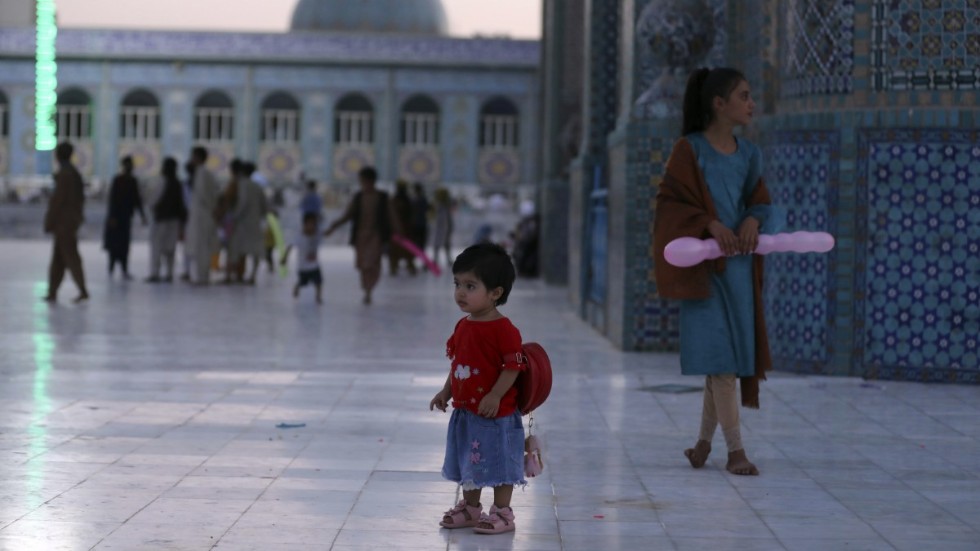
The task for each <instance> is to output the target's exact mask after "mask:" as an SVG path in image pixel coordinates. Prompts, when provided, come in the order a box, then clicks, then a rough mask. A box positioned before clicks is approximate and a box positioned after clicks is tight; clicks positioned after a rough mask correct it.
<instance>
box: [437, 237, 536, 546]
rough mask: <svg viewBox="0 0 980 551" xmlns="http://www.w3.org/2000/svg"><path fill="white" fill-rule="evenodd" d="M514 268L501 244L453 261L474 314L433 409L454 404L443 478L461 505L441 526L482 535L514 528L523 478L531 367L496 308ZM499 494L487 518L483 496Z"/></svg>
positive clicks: (452, 344)
mask: <svg viewBox="0 0 980 551" xmlns="http://www.w3.org/2000/svg"><path fill="white" fill-rule="evenodd" d="M514 277H515V276H514V265H513V263H512V262H511V259H510V256H509V255H508V254H507V252H506V251H505V250H504V249H503V248H502V247H500V246H499V245H494V244H489V243H487V244H478V245H473V246H471V247H469V248H467V249H466V250H464V251H463V252H462V253H461V254H460V255H459V256H458V257H456V261H455V262H454V263H453V285H454V286H455V288H456V291H455V295H454V298H455V300H456V304H457V305H458V306H459V308H460V310H462V311H463V312H465V313H466V314H468V315H467V316H466V317H464V318H463V319H461V320H459V322H457V323H456V329H455V331H454V332H453V335H452V337H450V338H449V341H448V342H447V343H446V355H447V356H448V357H449V358H450V360H451V361H452V364H451V369H450V372H449V376H448V377H447V378H446V384H445V385H444V386H443V388H442V390H440V391H439V393H438V394H436V395H435V397H434V398H432V400H431V401H430V402H429V410H430V411H431V410H432V409H433V408H439V410H441V411H446V408H447V406H448V405H449V403H450V399H451V400H452V406H453V408H454V409H453V414H452V417H451V418H450V420H449V430H448V435H447V441H446V457H445V460H444V462H443V467H442V476H443V477H444V478H446V479H447V480H452V481H454V482H457V483H459V485H460V486H461V487H462V490H463V499H462V500H460V502H459V503H457V504H456V506H455V507H453V508H452V509H450V510H449V511H446V513H445V515H444V516H443V517H442V520H441V521H440V522H439V524H440V526H442V527H444V528H466V527H473V531H474V532H477V533H480V534H499V533H504V532H511V531H513V530H514V511H513V509H511V507H510V500H511V496H512V494H513V492H514V485H515V484H521V485H524V484H527V481H525V480H524V460H523V456H524V425H523V423H522V422H521V412H520V411H518V410H517V389H515V388H514V381H516V380H517V375H518V374H519V373H520V372H521V371H522V370H524V369H525V368H526V367H527V365H526V362H525V361H524V360H523V355H522V354H521V333H520V331H518V330H517V328H516V327H514V325H513V324H512V323H511V322H510V320H509V319H507V318H506V317H504V316H503V315H502V314H501V313H500V312H499V311H498V310H497V307H498V306H500V305H502V304H504V303H506V302H507V297H508V295H510V290H511V287H512V286H513V284H514ZM483 488H493V505H492V506H491V507H490V512H489V514H483V505H482V504H481V502H480V495H481V493H482V490H483Z"/></svg>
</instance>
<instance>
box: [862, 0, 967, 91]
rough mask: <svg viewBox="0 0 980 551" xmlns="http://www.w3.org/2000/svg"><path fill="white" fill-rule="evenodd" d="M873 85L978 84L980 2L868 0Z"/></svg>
mask: <svg viewBox="0 0 980 551" xmlns="http://www.w3.org/2000/svg"><path fill="white" fill-rule="evenodd" d="M871 49H872V66H873V72H874V88H875V89H876V90H910V89H922V90H963V89H974V90H975V89H980V71H978V70H977V62H976V60H977V58H978V57H980V2H978V1H977V0H942V1H940V0H903V1H901V2H898V1H895V0H874V2H873V6H872V48H871Z"/></svg>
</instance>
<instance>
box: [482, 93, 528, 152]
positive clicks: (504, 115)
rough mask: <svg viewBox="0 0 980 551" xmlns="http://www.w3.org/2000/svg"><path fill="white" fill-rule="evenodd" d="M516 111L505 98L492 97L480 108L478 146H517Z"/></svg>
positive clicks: (518, 128) (511, 103) (517, 126)
mask: <svg viewBox="0 0 980 551" xmlns="http://www.w3.org/2000/svg"><path fill="white" fill-rule="evenodd" d="M519 130H520V127H519V125H518V111H517V107H515V106H514V104H513V102H511V101H510V100H509V99H507V98H501V97H497V98H493V99H491V100H490V101H488V102H486V103H485V104H483V108H482V109H480V147H488V148H502V147H517V146H518V144H519V142H518V136H519V132H518V131H519Z"/></svg>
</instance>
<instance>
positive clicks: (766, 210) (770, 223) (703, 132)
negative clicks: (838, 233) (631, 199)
mask: <svg viewBox="0 0 980 551" xmlns="http://www.w3.org/2000/svg"><path fill="white" fill-rule="evenodd" d="M754 109H755V103H754V102H753V101H752V95H751V90H750V88H749V84H748V81H746V79H745V77H744V76H743V75H742V73H741V72H739V71H737V70H735V69H731V68H716V69H710V70H709V69H699V70H697V71H695V72H694V73H693V74H692V75H691V77H690V79H689V80H688V82H687V89H686V90H685V93H684V111H683V113H684V115H683V116H684V121H683V123H684V130H683V134H684V135H683V137H681V138H680V139H678V140H677V142H676V143H675V144H674V149H673V151H672V152H671V155H670V158H669V159H668V161H667V167H666V172H665V174H664V178H663V181H662V182H661V184H660V189H659V191H658V193H657V206H656V214H655V217H654V243H655V245H654V254H655V259H654V265H655V270H656V281H657V292H658V293H659V294H660V296H661V297H663V298H668V299H679V300H680V301H681V304H680V337H681V343H680V344H681V346H680V349H681V350H680V352H681V354H680V356H681V372H682V373H683V374H685V375H700V376H704V377H705V385H704V400H703V405H702V414H701V430H700V433H699V435H698V440H697V442H696V443H695V444H694V447H692V448H688V449H687V450H685V451H684V455H685V456H686V457H687V459H688V461H689V462H690V463H691V466H692V467H694V468H695V469H697V468H700V467H702V466H704V464H705V462H706V461H707V460H708V454H710V453H711V440H712V437H713V436H714V433H715V429H716V427H717V426H718V425H721V429H722V433H723V435H724V437H725V443H726V445H727V447H728V461H727V463H726V469H727V470H728V471H729V472H731V473H732V474H737V475H757V474H759V469H758V468H756V466H755V465H753V464H752V463H751V462H750V461H749V459H748V457H747V456H746V453H745V448H744V446H743V445H742V435H741V426H740V423H739V409H738V398H737V388H738V386H739V385H737V384H736V382H740V386H741V390H742V405H743V406H745V407H750V408H758V407H759V381H760V380H762V379H765V372H766V370H768V369H771V364H772V361H771V359H770V356H769V342H768V340H767V339H766V329H765V320H764V316H763V314H764V310H763V307H762V275H763V264H762V257H761V256H759V255H752V254H751V253H752V252H753V251H755V248H756V246H757V245H758V243H759V233H760V232H764V233H771V232H775V231H778V230H779V227H778V226H779V225H780V224H781V219H780V216H779V214H781V213H782V211H781V210H779V209H776V208H775V207H772V206H771V205H770V199H769V192H768V191H767V189H766V185H765V182H764V181H763V179H762V158H761V154H760V152H759V148H758V147H757V146H756V145H755V144H753V143H752V142H750V141H749V140H747V139H745V138H743V137H741V136H736V135H735V132H734V130H735V128H736V127H739V126H743V127H744V126H746V125H748V124H749V123H750V122H751V121H752V114H753V110H754ZM679 237H696V238H699V239H705V238H709V237H713V238H714V239H715V240H717V242H718V245H719V246H720V247H721V250H722V251H724V253H725V255H726V257H725V258H719V259H717V260H713V261H707V262H702V263H701V264H698V265H696V266H692V267H690V268H678V267H675V266H672V265H670V264H668V263H667V262H666V260H665V259H664V247H665V246H666V245H667V243H669V242H671V241H673V240H674V239H677V238H679Z"/></svg>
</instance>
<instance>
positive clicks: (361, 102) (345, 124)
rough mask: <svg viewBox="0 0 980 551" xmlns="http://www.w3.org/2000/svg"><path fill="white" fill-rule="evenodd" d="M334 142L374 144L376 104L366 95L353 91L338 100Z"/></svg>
mask: <svg viewBox="0 0 980 551" xmlns="http://www.w3.org/2000/svg"><path fill="white" fill-rule="evenodd" d="M333 135H334V143H337V144H373V143H374V106H373V105H372V104H371V100H369V99H368V98H367V97H366V96H364V95H363V94H360V93H356V92H355V93H351V94H347V95H346V96H344V97H342V98H340V99H339V100H338V101H337V107H336V110H335V114H334V134H333Z"/></svg>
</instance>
